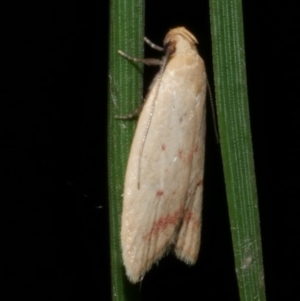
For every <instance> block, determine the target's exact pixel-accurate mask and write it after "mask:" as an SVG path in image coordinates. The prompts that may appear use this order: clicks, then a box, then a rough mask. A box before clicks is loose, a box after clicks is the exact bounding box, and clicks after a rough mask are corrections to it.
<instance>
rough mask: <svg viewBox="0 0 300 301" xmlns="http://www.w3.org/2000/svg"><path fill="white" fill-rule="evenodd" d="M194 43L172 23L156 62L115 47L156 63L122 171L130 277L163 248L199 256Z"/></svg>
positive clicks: (198, 103) (198, 75) (198, 71)
mask: <svg viewBox="0 0 300 301" xmlns="http://www.w3.org/2000/svg"><path fill="white" fill-rule="evenodd" d="M146 42H148V43H149V44H151V43H150V42H149V41H148V40H146ZM197 43H198V42H197V39H196V38H195V37H194V35H193V34H191V33H190V32H189V31H188V30H187V29H185V28H184V27H177V28H174V29H172V30H170V31H169V32H168V33H167V35H166V37H165V39H164V49H165V53H166V54H165V56H164V57H163V59H162V60H156V59H134V58H132V57H129V56H128V55H126V54H124V53H123V52H121V51H120V52H119V53H120V54H122V55H123V56H125V57H127V58H129V59H132V60H134V61H142V62H144V63H146V64H159V65H160V66H161V67H160V68H161V69H160V71H159V73H158V74H157V76H156V77H155V78H154V80H153V82H152V84H151V86H150V88H149V92H148V95H147V96H146V99H145V104H144V107H143V110H142V112H141V115H140V117H139V120H138V124H137V128H136V131H135V135H134V139H133V142H132V146H131V150H130V155H129V159H128V164H127V170H126V176H125V187H124V194H123V212H122V226H121V243H122V256H123V262H124V265H125V269H126V274H127V276H128V278H129V280H130V281H131V282H133V283H135V282H138V281H140V280H141V278H142V277H143V275H144V274H145V273H146V272H147V271H148V270H149V269H150V268H151V266H152V265H153V264H154V263H155V262H157V261H158V260H159V259H160V258H161V257H162V256H163V255H164V254H166V253H167V252H168V251H169V250H172V249H174V251H175V254H176V256H177V257H178V258H179V259H180V260H183V261H184V262H186V263H187V264H194V263H195V262H196V260H197V257H198V253H199V247H200V231H201V210H202V191H203V172H204V150H205V127H206V122H205V117H206V113H205V111H206V110H205V108H206V105H205V95H206V86H207V79H206V72H205V65H204V62H203V60H202V58H201V57H200V56H199V54H198V52H197V48H196V44H197ZM151 46H152V47H153V48H157V49H159V50H160V47H158V46H155V45H154V44H151Z"/></svg>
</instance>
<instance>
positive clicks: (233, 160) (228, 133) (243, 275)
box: [210, 0, 266, 301]
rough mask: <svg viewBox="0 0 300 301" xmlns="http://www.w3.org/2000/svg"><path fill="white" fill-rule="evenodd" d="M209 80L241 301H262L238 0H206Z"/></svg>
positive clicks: (259, 254)
mask: <svg viewBox="0 0 300 301" xmlns="http://www.w3.org/2000/svg"><path fill="white" fill-rule="evenodd" d="M210 14H211V32H212V41H213V60H214V80H215V91H216V103H217V114H218V123H219V131H220V142H221V151H222V160H223V167H224V176H225V183H226V193H227V201H228V208H229V215H230V224H231V233H232V241H233V248H234V257H235V268H236V275H237V279H238V285H239V294H240V300H241V301H250V300H256V301H258V300H261V301H263V300H266V299H265V287H264V272H263V260H262V248H261V237H260V227H259V212H258V205H257V203H258V200H257V192H256V183H255V172H254V163H253V150H252V141H251V130H250V117H249V108H248V95H247V78H246V66H245V51H244V32H243V15H242V4H241V0H227V1H220V0H210Z"/></svg>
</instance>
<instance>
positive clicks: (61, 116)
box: [0, 0, 299, 301]
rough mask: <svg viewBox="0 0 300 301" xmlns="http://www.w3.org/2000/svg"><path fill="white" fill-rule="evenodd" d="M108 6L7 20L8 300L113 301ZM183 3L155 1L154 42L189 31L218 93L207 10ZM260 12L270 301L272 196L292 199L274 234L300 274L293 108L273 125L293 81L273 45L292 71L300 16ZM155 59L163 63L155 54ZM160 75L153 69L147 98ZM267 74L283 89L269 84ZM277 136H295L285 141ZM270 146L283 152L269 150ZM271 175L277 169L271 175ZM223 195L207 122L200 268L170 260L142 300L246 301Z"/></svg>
mask: <svg viewBox="0 0 300 301" xmlns="http://www.w3.org/2000/svg"><path fill="white" fill-rule="evenodd" d="M106 2H107V1H90V2H86V1H82V2H80V1H77V2H76V1H39V2H38V3H34V4H30V3H28V2H23V4H18V5H12V4H10V5H11V7H10V8H9V9H6V10H5V12H7V14H6V17H7V22H6V23H5V27H4V28H2V31H3V34H2V37H1V40H2V46H1V48H2V49H1V51H2V55H1V77H2V79H1V82H0V85H1V86H0V87H1V100H0V103H1V109H0V113H1V120H2V122H3V125H2V126H1V173H2V179H3V180H2V184H3V187H2V188H1V191H2V194H1V204H2V206H1V215H2V216H1V221H2V226H1V249H2V256H1V270H0V271H1V277H2V279H4V282H2V285H3V289H1V296H2V295H3V296H4V299H3V300H19V298H20V297H22V299H28V300H110V293H111V292H110V276H109V248H108V241H109V236H108V235H109V234H108V232H109V229H108V217H107V216H108V201H107V155H106V150H107V144H106V141H107V135H106V131H107V128H106V122H107V119H106V116H107V84H108V81H107V79H108V78H107V74H108V69H107V68H108V43H107V42H108V32H109V27H108V26H109V19H108V15H109V6H108V3H106ZM197 2H199V3H197ZM176 3H177V2H176V1H146V27H145V34H146V36H147V37H148V38H150V39H151V40H152V41H153V42H155V43H157V44H161V43H162V40H163V38H164V35H165V34H166V32H167V31H168V30H169V29H170V28H173V27H176V26H182V25H184V26H185V27H187V28H188V29H189V30H191V32H192V33H194V34H195V36H196V37H197V38H198V40H199V52H200V54H201V55H202V57H203V58H204V60H205V62H206V66H207V72H208V76H209V80H210V83H211V85H212V86H213V84H212V83H213V77H212V76H213V72H212V55H211V40H210V29H209V9H208V3H207V1H191V0H187V1H184V3H182V2H181V3H180V4H179V3H178V4H176ZM260 5H261V2H259V1H244V14H245V15H244V21H245V44H246V58H247V76H248V85H249V87H248V88H249V102H250V114H251V122H252V131H253V132H252V134H253V146H254V157H255V168H256V173H257V187H258V196H259V206H260V213H261V229H262V239H263V241H262V242H263V248H264V263H265V281H266V285H267V287H266V289H267V294H268V300H269V301H271V300H273V288H274V285H273V267H272V263H273V257H274V255H273V252H272V251H273V235H272V233H273V223H272V216H273V213H272V211H273V210H272V207H273V201H272V199H271V196H270V194H271V190H273V189H274V188H276V189H277V190H276V191H278V195H279V196H281V197H282V201H283V200H284V202H283V203H282V206H281V207H280V208H281V210H282V215H281V219H280V221H279V222H280V223H281V224H282V225H283V226H284V227H285V229H286V231H285V232H284V233H283V234H282V236H280V237H279V238H278V239H277V244H279V245H284V246H285V250H284V251H283V252H281V253H280V255H279V256H278V257H277V258H278V261H277V262H279V261H280V262H282V259H283V261H285V262H287V265H288V266H293V268H294V269H295V271H296V270H297V268H296V267H297V264H298V266H299V255H298V252H297V253H296V251H297V248H296V242H295V241H296V240H297V239H299V231H298V230H297V229H298V228H297V225H298V224H299V222H298V221H297V220H298V216H297V214H296V212H297V211H295V208H296V204H297V202H296V199H297V198H296V191H297V185H298V181H297V179H299V176H298V178H296V177H293V176H292V174H288V169H289V168H291V167H295V166H294V162H295V160H296V157H297V154H298V153H299V140H298V139H296V136H297V134H296V133H297V132H295V131H296V130H297V126H298V123H297V117H298V114H297V112H298V111H297V110H295V108H293V107H292V106H291V105H290V103H288V102H286V104H281V105H280V106H277V108H279V109H280V111H278V112H277V113H278V114H281V115H280V116H282V117H281V118H280V120H279V118H277V122H276V121H275V123H270V122H269V117H270V116H269V115H272V114H273V116H277V115H275V114H274V113H271V110H270V109H273V108H274V107H276V105H275V99H274V98H273V96H272V97H271V96H270V93H271V92H274V91H276V90H277V89H278V88H279V85H280V86H283V84H280V81H281V79H282V78H284V79H285V78H287V77H288V76H289V75H290V74H289V73H288V72H287V70H286V71H285V72H284V73H282V74H280V75H278V76H276V75H277V74H278V73H280V72H279V71H278V67H277V66H278V65H279V62H280V58H279V56H280V51H281V48H280V47H278V46H280V45H282V44H284V45H285V47H290V49H291V52H290V54H291V56H290V59H293V58H295V59H297V52H296V51H293V50H292V49H293V43H294V41H295V37H297V39H298V40H299V38H298V35H297V29H298V28H297V27H296V26H295V25H294V24H295V23H293V20H294V21H296V16H295V17H294V19H290V16H291V15H293V14H294V12H295V11H296V10H297V8H296V7H293V6H289V7H288V10H287V11H286V13H285V14H286V15H285V16H284V17H286V20H289V22H284V20H283V19H279V20H278V19H277V18H276V17H275V14H276V13H277V9H278V7H276V6H274V5H273V6H272V7H271V8H270V7H269V8H268V9H267V10H265V11H262V7H261V6H260ZM278 24H280V25H281V29H280V30H281V33H283V34H284V38H283V40H281V41H280V43H279V41H278V37H277V40H276V35H277V34H276V33H277V26H278ZM274 33H275V34H274ZM289 43H290V44H289ZM288 45H289V46H288ZM282 47H284V46H282ZM148 54H151V56H154V55H157V54H156V53H155V52H153V50H151V49H149V47H146V56H147V55H148ZM158 55H159V54H158ZM296 63H298V64H299V59H297V60H296ZM272 68H274V72H273V69H272ZM155 72H156V70H155V69H154V71H153V70H150V71H149V70H148V68H147V67H146V68H145V85H146V86H147V85H148V84H149V82H150V80H151V78H152V76H153V73H155ZM276 72H277V73H276ZM272 75H273V76H274V75H275V76H274V82H272V83H271V84H270V83H268V82H269V78H272ZM291 79H293V77H291ZM277 85H278V88H277ZM291 85H292V86H293V84H291ZM294 85H295V86H297V82H295V83H294ZM269 89H270V90H271V92H269V91H270V90H269ZM291 91H292V90H290V89H287V93H286V94H287V95H286V96H288V97H286V99H289V100H291V99H294V98H293V96H294V95H295V94H293V93H292V92H291ZM276 94H277V93H276ZM298 94H299V93H298ZM297 96H298V95H297ZM282 110H285V111H282ZM285 114H286V115H285ZM298 119H299V117H298ZM284 120H285V121H284ZM270 124H272V126H271V125H270ZM274 124H275V126H274ZM281 124H285V125H287V126H288V127H290V131H289V134H288V135H285V133H284V130H283V129H284V127H283V126H281ZM293 131H294V132H293ZM275 134H276V135H275ZM273 135H274V139H276V140H273ZM289 135H290V136H289ZM281 139H282V140H281ZM270 141H272V142H274V141H276V142H275V143H274V144H273V146H272V145H271V146H270V144H269V142H270ZM280 141H287V144H286V145H288V147H287V148H286V147H282V144H281V143H280ZM272 147H276V151H279V152H280V153H281V156H282V155H284V156H283V157H284V158H286V160H283V161H282V160H281V159H280V158H281V157H279V156H277V157H276V159H275V160H276V161H273V159H271V157H272V154H273V153H274V155H275V154H276V152H272V151H271V149H273V148H272ZM271 164H272V166H273V165H274V164H276V170H275V171H274V172H273V173H272V172H271V170H270V165H271ZM281 169H282V170H281ZM280 175H283V176H280ZM272 176H273V178H272ZM224 193H225V192H224V183H223V175H222V166H221V159H220V150H219V146H218V145H217V144H216V143H215V137H214V132H213V124H212V118H211V115H210V110H209V115H208V133H207V159H206V171H205V193H204V212H203V219H204V221H203V229H202V235H203V238H202V247H201V252H200V256H199V260H198V263H197V264H196V266H195V267H192V268H190V267H187V266H186V265H185V264H183V263H181V262H179V261H178V260H176V259H175V258H174V257H173V256H172V255H171V256H168V257H166V258H164V259H163V260H162V261H161V262H160V264H159V265H158V266H156V267H154V268H153V269H152V270H151V272H150V273H148V274H147V275H146V277H145V279H144V281H143V284H142V285H141V288H142V295H143V300H154V299H155V300H166V299H169V300H173V299H175V298H176V297H178V298H185V299H184V300H191V299H192V298H194V297H196V298H197V299H199V300H230V301H234V300H238V298H237V286H236V280H235V274H234V263H233V255H232V251H231V240H230V239H231V238H230V232H229V222H228V217H227V207H226V200H225V195H224ZM276 194H277V192H276ZM283 204H288V206H283ZM284 227H283V228H284ZM278 233H281V232H278ZM282 242H283V243H282ZM298 250H299V249H298ZM3 251H4V252H3ZM295 277H296V278H295ZM297 287H299V276H295V274H293V272H290V270H286V273H285V274H284V277H282V280H281V281H280V284H279V285H278V286H277V288H278V289H281V290H283V291H285V296H286V297H287V296H288V297H290V298H292V297H293V299H295V300H296V299H297V294H298V295H299V290H298V289H297ZM290 298H287V299H286V300H289V299H290ZM298 298H299V296H298Z"/></svg>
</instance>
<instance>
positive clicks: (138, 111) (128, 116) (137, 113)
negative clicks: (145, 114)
mask: <svg viewBox="0 0 300 301" xmlns="http://www.w3.org/2000/svg"><path fill="white" fill-rule="evenodd" d="M143 106H144V102H143V103H141V104H140V105H139V107H138V108H136V109H135V110H134V111H132V112H131V113H129V114H127V115H117V116H115V118H116V119H123V120H126V119H132V118H135V117H137V116H138V115H140V113H141V111H142V109H143Z"/></svg>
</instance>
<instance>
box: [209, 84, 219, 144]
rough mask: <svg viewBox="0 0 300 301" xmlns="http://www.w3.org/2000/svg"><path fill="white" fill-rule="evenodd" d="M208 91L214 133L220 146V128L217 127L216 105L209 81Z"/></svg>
mask: <svg viewBox="0 0 300 301" xmlns="http://www.w3.org/2000/svg"><path fill="white" fill-rule="evenodd" d="M207 90H208V94H209V100H210V107H211V112H212V117H213V124H214V132H215V135H216V140H217V143H218V144H219V143H220V136H219V132H218V126H217V115H216V110H215V104H214V102H213V96H212V92H211V88H210V84H209V81H208V80H207Z"/></svg>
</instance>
